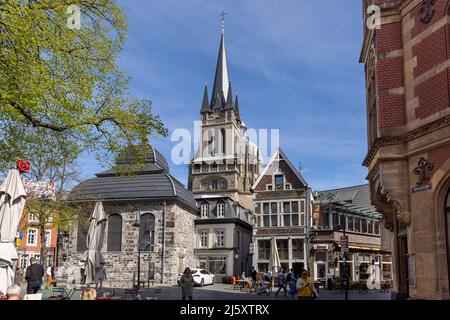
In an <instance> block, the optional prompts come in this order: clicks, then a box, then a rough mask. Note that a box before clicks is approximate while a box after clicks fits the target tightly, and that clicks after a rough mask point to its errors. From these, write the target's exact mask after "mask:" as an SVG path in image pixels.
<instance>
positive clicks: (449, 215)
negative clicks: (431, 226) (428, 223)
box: [445, 191, 450, 276]
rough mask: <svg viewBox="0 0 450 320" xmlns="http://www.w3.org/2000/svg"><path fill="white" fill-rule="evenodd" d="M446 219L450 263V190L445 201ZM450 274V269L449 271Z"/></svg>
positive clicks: (449, 263)
mask: <svg viewBox="0 0 450 320" xmlns="http://www.w3.org/2000/svg"><path fill="white" fill-rule="evenodd" d="M445 220H446V222H447V225H446V235H447V259H448V265H450V191H449V193H448V194H447V199H446V201H445ZM449 276H450V271H449Z"/></svg>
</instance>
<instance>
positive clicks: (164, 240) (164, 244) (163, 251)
mask: <svg viewBox="0 0 450 320" xmlns="http://www.w3.org/2000/svg"><path fill="white" fill-rule="evenodd" d="M166 211H167V202H166V201H164V210H163V217H162V218H163V229H162V232H163V234H162V239H163V240H162V248H161V284H163V283H164V254H165V249H166Z"/></svg>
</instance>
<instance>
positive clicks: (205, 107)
mask: <svg viewBox="0 0 450 320" xmlns="http://www.w3.org/2000/svg"><path fill="white" fill-rule="evenodd" d="M210 111H211V109H210V108H209V99H208V85H206V84H205V92H204V93H203V103H202V109H201V110H200V113H208V112H210Z"/></svg>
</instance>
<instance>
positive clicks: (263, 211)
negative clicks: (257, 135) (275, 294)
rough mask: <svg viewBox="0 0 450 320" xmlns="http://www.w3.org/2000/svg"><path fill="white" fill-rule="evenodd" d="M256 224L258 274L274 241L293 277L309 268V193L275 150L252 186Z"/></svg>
mask: <svg viewBox="0 0 450 320" xmlns="http://www.w3.org/2000/svg"><path fill="white" fill-rule="evenodd" d="M252 192H254V197H253V205H254V211H255V221H254V228H253V243H254V255H253V265H254V266H255V267H256V268H257V270H258V271H260V272H265V271H267V269H268V267H269V256H270V242H271V239H272V238H274V239H275V240H276V243H277V248H278V254H279V257H280V262H281V267H282V268H289V269H291V268H293V269H294V272H295V274H297V275H298V274H299V273H300V272H301V271H302V269H304V268H306V269H308V255H307V250H306V247H307V243H306V241H307V239H306V235H307V234H308V229H309V226H310V224H309V221H310V217H311V205H312V198H311V197H312V192H311V189H310V187H309V185H308V183H307V182H306V181H305V179H304V178H303V177H302V175H301V174H300V173H299V172H298V171H297V170H296V169H295V167H294V166H293V165H292V163H291V162H290V161H289V159H288V158H287V157H286V155H285V154H284V153H283V151H282V150H280V149H278V150H277V152H276V153H275V154H274V155H273V156H272V158H271V159H270V161H269V163H268V164H267V165H266V167H265V168H264V170H263V171H262V172H261V175H260V176H259V177H258V179H257V180H256V182H255V184H254V185H253V186H252Z"/></svg>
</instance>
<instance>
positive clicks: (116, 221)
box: [107, 214, 122, 251]
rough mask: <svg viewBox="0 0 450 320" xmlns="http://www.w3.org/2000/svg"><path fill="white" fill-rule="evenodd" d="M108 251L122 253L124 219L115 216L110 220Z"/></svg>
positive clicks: (110, 217)
mask: <svg viewBox="0 0 450 320" xmlns="http://www.w3.org/2000/svg"><path fill="white" fill-rule="evenodd" d="M107 248H108V249H107V250H108V251H122V217H121V216H120V215H118V214H113V215H111V216H109V218H108V246H107Z"/></svg>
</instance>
